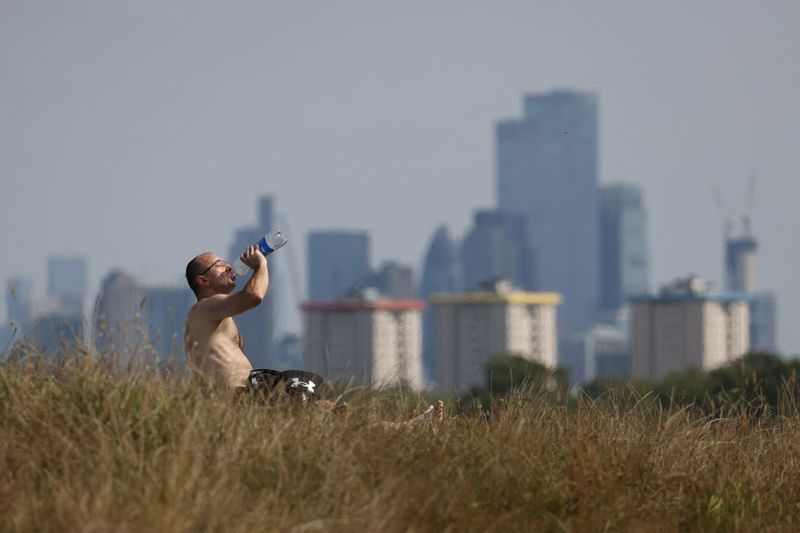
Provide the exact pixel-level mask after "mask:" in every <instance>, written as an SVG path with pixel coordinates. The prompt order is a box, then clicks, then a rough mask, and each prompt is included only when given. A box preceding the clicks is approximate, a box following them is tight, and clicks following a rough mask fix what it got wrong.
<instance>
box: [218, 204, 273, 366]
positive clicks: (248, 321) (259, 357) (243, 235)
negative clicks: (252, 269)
mask: <svg viewBox="0 0 800 533" xmlns="http://www.w3.org/2000/svg"><path fill="white" fill-rule="evenodd" d="M274 223H275V215H274V206H273V199H272V197H271V196H262V197H261V198H260V199H259V201H258V225H257V226H255V227H246V228H240V229H238V230H237V231H236V234H235V235H234V239H233V244H232V245H231V248H230V250H229V257H230V258H231V260H233V259H235V258H237V257H239V255H240V254H241V253H242V252H243V251H244V249H245V248H247V247H248V246H250V245H252V244H253V243H255V242H256V241H258V240H259V239H260V238H261V237H263V236H264V234H266V233H267V232H268V231H269V230H271V229H273V228H274ZM276 263H279V261H278V260H276V258H275V257H273V256H270V259H269V280H270V287H269V288H268V289H267V296H266V297H265V298H264V301H263V302H261V305H259V306H258V307H256V308H255V309H251V310H250V311H247V312H245V313H242V314H241V315H239V316H237V317H236V324H237V326H238V328H239V331H240V332H241V334H242V338H243V339H244V342H245V347H244V353H245V354H246V355H247V357H248V358H249V359H250V362H251V363H252V365H253V367H254V368H273V366H274V363H275V350H274V347H275V341H274V338H273V337H274V332H275V310H276V309H277V294H278V291H277V290H276V287H277V280H278V279H279V278H280V269H279V268H277V267H278V265H277V264H276ZM248 279H250V274H249V273H248V274H245V275H244V276H242V279H238V280H237V282H236V283H237V290H239V289H241V288H242V286H243V284H244V283H247V280H248Z"/></svg>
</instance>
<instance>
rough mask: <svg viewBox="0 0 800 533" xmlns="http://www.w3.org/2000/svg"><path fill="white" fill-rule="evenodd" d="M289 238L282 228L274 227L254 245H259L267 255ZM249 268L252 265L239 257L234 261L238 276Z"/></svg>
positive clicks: (234, 269)
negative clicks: (248, 264)
mask: <svg viewBox="0 0 800 533" xmlns="http://www.w3.org/2000/svg"><path fill="white" fill-rule="evenodd" d="M288 240H289V239H287V238H286V235H284V233H283V232H282V231H281V230H279V229H274V230H272V231H270V232H269V233H267V234H266V235H264V236H263V237H261V239H260V240H259V241H258V242H257V243H255V244H254V245H253V246H258V249H259V250H261V253H262V254H264V255H265V256H267V255H269V254H271V253H272V252H274V251H275V250H277V249H278V248H280V247H281V246H283V245H284V244H286V242H287V241H288ZM248 270H250V267H249V266H247V265H245V264H244V263H242V260H241V259H239V258H237V259H236V261H234V262H233V271H234V272H236V275H237V276H243V275H245V274H247V271H248Z"/></svg>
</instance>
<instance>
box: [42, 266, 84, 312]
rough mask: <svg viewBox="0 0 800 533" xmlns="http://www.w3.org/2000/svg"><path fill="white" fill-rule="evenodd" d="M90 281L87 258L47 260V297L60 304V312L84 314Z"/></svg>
mask: <svg viewBox="0 0 800 533" xmlns="http://www.w3.org/2000/svg"><path fill="white" fill-rule="evenodd" d="M88 279H89V276H88V273H87V268H86V259H85V258H83V257H58V256H53V257H48V258H47V295H48V296H49V297H50V298H52V299H54V300H55V301H56V302H58V309H59V312H62V313H77V314H80V313H83V304H84V300H85V299H86V290H87V285H88Z"/></svg>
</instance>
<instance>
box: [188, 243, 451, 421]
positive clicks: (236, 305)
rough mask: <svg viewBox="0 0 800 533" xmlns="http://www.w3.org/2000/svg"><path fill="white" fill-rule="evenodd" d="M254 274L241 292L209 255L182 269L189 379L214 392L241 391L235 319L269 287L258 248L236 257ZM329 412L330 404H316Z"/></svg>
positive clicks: (243, 365) (244, 374)
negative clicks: (187, 304)
mask: <svg viewBox="0 0 800 533" xmlns="http://www.w3.org/2000/svg"><path fill="white" fill-rule="evenodd" d="M239 258H240V259H241V260H242V262H243V263H244V264H245V265H247V266H248V267H250V268H252V269H253V274H252V276H251V277H250V280H249V281H248V282H247V283H246V284H245V286H244V287H243V288H242V290H240V291H238V292H233V290H234V289H235V288H236V275H235V274H234V272H233V268H231V266H230V265H229V264H228V263H226V262H225V260H224V259H222V258H220V257H219V256H217V255H214V254H212V253H210V252H206V253H204V254H200V255H198V256H197V257H195V258H194V259H192V260H191V261H189V264H187V265H186V281H187V282H188V283H189V287H191V289H192V291H194V294H195V296H196V297H197V303H196V304H194V305H193V306H192V308H191V309H190V310H189V315H188V317H187V318H186V331H185V335H184V343H185V349H186V359H187V361H188V362H189V368H190V370H191V372H192V375H193V376H194V377H196V378H198V379H199V380H200V381H202V382H204V383H206V384H207V385H209V386H211V387H215V388H221V389H228V390H233V391H236V390H243V389H245V388H246V387H247V378H248V376H249V375H250V372H251V371H252V370H253V365H252V364H251V363H250V360H249V359H248V358H247V356H246V355H245V354H244V352H243V351H242V349H243V348H244V342H243V341H242V337H241V335H239V330H238V328H237V327H236V323H235V322H234V321H233V317H234V316H235V315H238V314H241V313H244V312H245V311H248V310H250V309H253V308H254V307H257V306H258V305H259V304H261V302H262V301H263V300H264V296H265V295H266V293H267V288H268V287H269V272H268V269H267V258H266V257H264V255H263V254H262V253H261V250H259V249H258V247H253V246H249V247H248V248H247V250H245V252H244V253H243V254H242V255H241V256H240V257H239ZM316 403H317V405H319V406H321V407H326V408H332V407H333V406H334V403H333V402H324V401H322V402H316ZM443 412H444V404H443V402H442V401H441V400H440V401H439V402H437V405H436V407H435V408H434V406H433V405H429V406H428V408H427V409H426V410H425V412H423V413H422V414H421V415H419V416H417V417H415V418H413V419H411V420H409V421H406V422H401V423H399V425H406V424H415V423H418V422H424V421H438V422H441V421H442V418H443Z"/></svg>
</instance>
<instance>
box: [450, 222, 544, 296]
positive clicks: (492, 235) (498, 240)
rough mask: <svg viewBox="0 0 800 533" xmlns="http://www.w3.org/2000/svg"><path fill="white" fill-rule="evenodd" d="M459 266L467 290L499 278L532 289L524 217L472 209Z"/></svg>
mask: <svg viewBox="0 0 800 533" xmlns="http://www.w3.org/2000/svg"><path fill="white" fill-rule="evenodd" d="M461 265H462V273H463V276H464V288H465V289H466V290H475V289H476V288H477V287H478V285H479V284H480V283H483V282H485V281H489V280H493V279H499V278H504V279H508V280H510V281H511V282H512V283H513V284H514V285H515V286H517V287H519V288H521V289H523V290H533V289H534V288H535V285H536V270H535V269H536V266H535V264H534V254H533V250H531V248H530V246H529V245H528V237H527V234H526V232H525V217H524V216H523V215H521V214H517V213H505V212H503V211H501V210H488V209H483V210H478V211H475V215H474V219H473V226H472V228H470V230H469V232H467V235H466V236H465V237H464V240H463V241H462V243H461Z"/></svg>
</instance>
